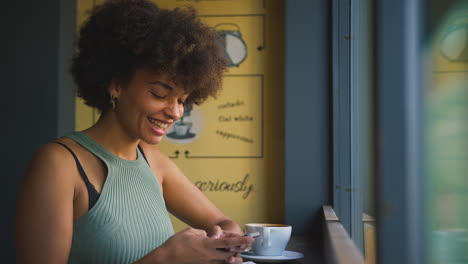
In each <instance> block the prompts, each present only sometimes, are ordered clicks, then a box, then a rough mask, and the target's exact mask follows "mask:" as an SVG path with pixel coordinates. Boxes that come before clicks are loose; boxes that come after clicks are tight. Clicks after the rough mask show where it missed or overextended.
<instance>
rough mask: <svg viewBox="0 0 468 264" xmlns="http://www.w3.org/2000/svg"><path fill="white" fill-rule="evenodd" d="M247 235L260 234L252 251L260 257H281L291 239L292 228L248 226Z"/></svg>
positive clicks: (266, 225)
mask: <svg viewBox="0 0 468 264" xmlns="http://www.w3.org/2000/svg"><path fill="white" fill-rule="evenodd" d="M245 227H246V229H247V233H255V232H258V233H260V235H259V236H257V237H255V241H254V243H253V244H252V250H253V253H254V254H255V255H258V256H281V255H282V254H283V251H284V249H285V248H286V246H287V244H288V242H289V238H290V237H291V230H292V227H291V226H290V225H280V224H253V223H252V224H246V225H245Z"/></svg>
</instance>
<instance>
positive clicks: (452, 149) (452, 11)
mask: <svg viewBox="0 0 468 264" xmlns="http://www.w3.org/2000/svg"><path fill="white" fill-rule="evenodd" d="M429 3H430V4H429V6H428V9H427V12H428V16H427V18H428V20H427V23H426V26H427V39H426V41H427V42H426V44H427V45H426V47H425V59H426V60H427V61H426V63H425V65H427V68H426V69H425V77H426V78H425V80H426V83H425V87H426V88H425V97H424V104H425V111H424V113H425V125H424V131H425V153H426V156H425V175H426V177H427V182H426V216H427V217H426V219H427V223H428V225H427V237H428V241H430V243H428V245H427V246H428V250H427V251H426V252H428V253H427V254H428V256H427V257H428V259H429V260H430V262H429V263H432V264H450V263H468V1H453V0H452V1H448V0H437V1H435V0H432V1H430V2H429Z"/></svg>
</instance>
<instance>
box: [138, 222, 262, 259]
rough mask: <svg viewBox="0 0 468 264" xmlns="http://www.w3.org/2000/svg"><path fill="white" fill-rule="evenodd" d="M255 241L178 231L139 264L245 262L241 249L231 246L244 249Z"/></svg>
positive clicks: (194, 230)
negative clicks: (240, 255) (241, 255)
mask: <svg viewBox="0 0 468 264" xmlns="http://www.w3.org/2000/svg"><path fill="white" fill-rule="evenodd" d="M252 243H253V238H251V237H243V236H238V235H234V236H231V235H229V234H228V235H221V236H220V237H219V238H215V237H208V236H207V233H206V232H205V231H204V230H199V229H193V228H187V229H185V230H183V231H181V232H178V233H176V234H175V235H174V236H172V237H171V238H170V239H169V240H167V241H166V242H165V243H164V244H162V245H161V247H159V248H157V249H155V250H154V251H152V252H151V253H150V254H148V255H147V256H146V257H144V258H143V259H141V260H140V261H139V262H137V263H142V264H143V263H164V264H172V263H174V264H189V263H190V264H207V263H213V264H215V263H216V264H223V263H236V264H237V263H242V258H240V257H239V256H238V252H239V251H238V250H237V251H236V250H232V251H231V250H229V249H235V248H237V249H239V250H240V248H244V249H245V248H247V247H248V246H249V245H250V244H252ZM226 249H228V250H226Z"/></svg>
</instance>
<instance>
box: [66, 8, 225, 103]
mask: <svg viewBox="0 0 468 264" xmlns="http://www.w3.org/2000/svg"><path fill="white" fill-rule="evenodd" d="M221 43H222V41H221V40H220V37H219V35H218V34H217V33H216V31H214V29H212V28H211V27H209V26H207V25H205V24H204V23H202V22H201V21H200V20H199V18H197V16H196V12H195V10H194V9H193V8H182V9H181V8H176V9H174V10H167V9H159V8H158V7H157V6H156V5H155V4H154V3H151V2H150V1H148V0H108V1H106V2H105V3H103V4H101V5H98V6H96V7H94V8H93V9H92V10H91V11H90V16H89V18H88V20H87V21H85V23H84V24H83V26H82V27H81V29H80V32H79V39H78V41H77V42H76V44H75V46H76V47H75V50H74V54H73V58H72V64H71V74H72V76H73V80H74V81H75V83H76V85H77V93H78V96H79V97H81V98H83V99H84V101H85V103H86V104H87V105H89V106H91V107H95V108H97V109H99V110H100V111H105V110H106V109H108V108H109V93H108V90H107V89H108V87H109V85H110V83H111V82H112V81H118V82H122V83H126V82H128V81H130V80H131V78H132V76H133V74H134V73H135V70H136V69H139V68H147V69H151V70H153V71H154V72H155V73H156V74H168V76H170V77H171V79H172V80H173V81H174V82H176V83H177V84H180V85H182V87H183V88H184V90H185V91H186V92H187V93H188V94H189V97H188V98H187V100H186V104H189V105H191V104H200V103H202V102H203V101H204V100H205V99H207V98H208V97H210V96H213V97H215V96H216V94H217V92H218V90H219V89H220V87H221V81H222V76H223V73H224V71H225V70H226V65H227V62H226V59H225V57H224V54H223V50H222V44H221Z"/></svg>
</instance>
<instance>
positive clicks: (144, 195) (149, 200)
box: [65, 132, 174, 264]
mask: <svg viewBox="0 0 468 264" xmlns="http://www.w3.org/2000/svg"><path fill="white" fill-rule="evenodd" d="M65 136H66V137H68V138H71V139H72V140H74V141H75V142H77V143H78V144H80V145H81V146H83V147H84V148H86V149H87V150H88V151H90V152H91V153H93V154H94V155H96V156H97V157H98V158H99V159H101V160H102V161H103V162H104V164H105V165H106V166H107V171H108V173H107V178H106V180H105V182H104V186H103V188H102V191H101V194H100V197H99V199H98V200H97V202H96V204H95V205H94V206H93V207H92V208H91V209H90V210H89V211H88V212H87V213H86V214H85V215H83V216H81V217H80V218H79V219H77V220H76V221H74V223H73V238H72V246H71V251H70V256H69V263H86V264H93V263H99V264H106V263H112V264H117V263H132V262H134V261H136V260H138V259H140V258H142V257H143V256H145V255H147V254H148V253H149V252H150V251H151V250H153V249H155V248H157V247H159V246H160V245H161V244H162V243H164V242H165V241H166V240H167V239H168V238H169V237H171V236H172V235H173V234H174V229H173V227H172V223H171V220H170V218H169V214H168V212H167V209H166V204H165V202H164V197H163V195H162V192H161V189H160V187H159V184H158V181H157V179H156V177H155V175H154V174H153V172H152V170H151V169H150V167H149V166H148V163H146V160H145V159H144V158H143V155H142V154H141V152H140V151H139V150H138V149H137V151H138V158H137V160H125V159H122V158H120V157H118V156H117V155H115V154H113V153H111V152H110V151H108V150H106V149H105V148H104V147H103V146H101V145H100V144H99V143H97V142H96V141H94V140H92V139H91V138H90V137H88V136H86V135H85V134H83V133H81V132H72V133H70V134H67V135H65Z"/></svg>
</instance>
